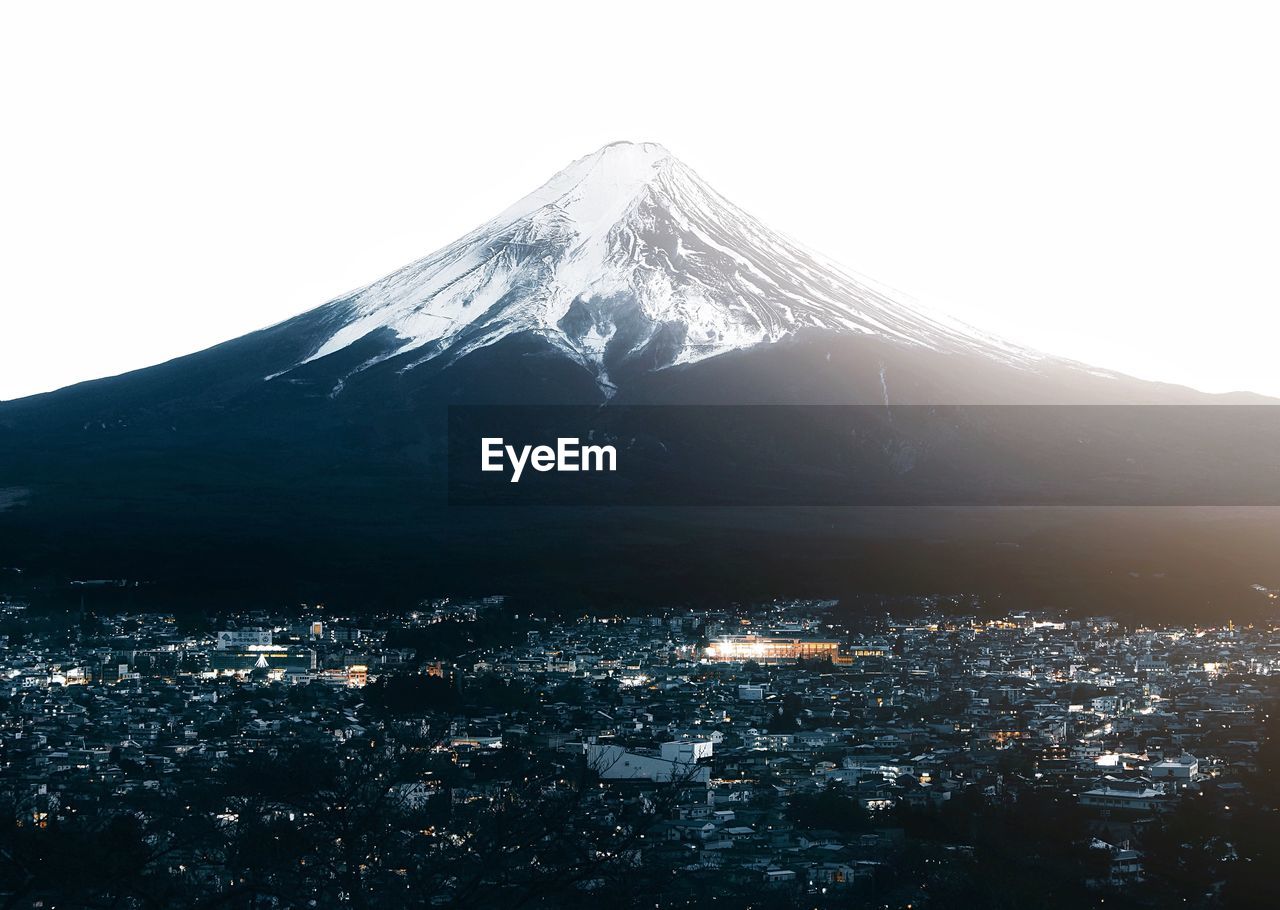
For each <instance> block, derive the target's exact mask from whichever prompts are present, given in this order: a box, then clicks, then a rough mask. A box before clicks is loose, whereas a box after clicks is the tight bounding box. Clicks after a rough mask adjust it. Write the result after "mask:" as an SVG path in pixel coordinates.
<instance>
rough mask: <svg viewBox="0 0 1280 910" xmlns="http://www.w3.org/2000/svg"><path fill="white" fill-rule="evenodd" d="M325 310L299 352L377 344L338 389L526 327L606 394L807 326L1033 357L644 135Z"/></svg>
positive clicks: (326, 352) (322, 354)
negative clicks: (804, 243)
mask: <svg viewBox="0 0 1280 910" xmlns="http://www.w3.org/2000/svg"><path fill="white" fill-rule="evenodd" d="M326 310H327V311H328V315H327V317H326V331H325V334H323V335H322V336H321V337H320V339H319V343H318V344H316V346H315V348H314V350H312V351H310V352H309V354H308V356H307V357H305V358H304V359H303V361H302V362H303V363H312V362H315V361H319V360H323V359H324V358H326V357H330V356H332V355H335V354H337V353H338V352H341V351H343V350H345V349H347V348H349V347H350V346H351V345H353V344H355V343H356V342H358V341H361V340H362V339H368V338H369V337H371V336H373V335H375V333H376V334H377V335H378V336H379V337H381V338H382V339H383V340H382V341H381V342H380V343H379V344H377V345H376V346H375V348H376V349H375V350H369V351H366V354H365V356H363V357H362V358H361V359H360V360H359V362H358V363H355V364H354V365H351V366H349V367H348V369H347V370H346V371H345V372H344V374H343V375H342V377H341V378H340V379H339V380H338V382H337V383H336V384H335V385H334V389H333V391H334V392H335V393H336V392H338V391H341V389H342V387H343V385H344V383H345V380H346V379H347V378H350V376H351V375H354V374H355V373H359V372H361V371H363V370H367V369H368V368H370V367H372V366H375V365H377V364H379V363H382V362H384V361H387V360H391V359H395V360H396V364H397V369H399V370H411V369H413V368H414V367H416V366H418V365H420V364H422V363H424V362H426V361H429V360H432V359H435V358H442V357H443V358H446V359H456V358H458V357H461V356H463V355H466V354H468V353H470V352H473V351H475V350H477V349H479V348H483V347H487V346H489V345H492V344H494V343H496V342H498V341H500V340H502V339H503V338H506V337H508V336H511V335H513V334H517V333H522V332H523V333H531V334H533V335H536V336H539V337H541V338H543V339H545V340H546V341H547V342H549V343H550V344H551V345H553V346H554V347H555V348H557V349H559V350H560V351H562V352H564V353H565V354H566V355H568V356H569V357H571V358H572V359H574V360H576V361H577V362H578V363H580V364H582V365H583V366H584V367H586V368H587V369H589V370H590V371H591V372H592V373H593V374H594V375H595V377H596V379H597V381H598V383H599V384H600V386H601V387H602V388H603V389H605V390H606V391H607V390H610V389H611V388H612V379H611V371H612V370H613V369H614V367H615V366H617V365H619V364H622V363H626V362H640V363H643V364H644V365H645V366H646V367H648V368H650V369H655V368H663V367H668V366H674V365H678V364H687V363H694V362H697V361H700V360H705V359H706V358H709V357H714V356H716V355H719V354H723V353H725V352H727V351H734V350H740V349H744V348H750V347H753V346H756V345H759V344H765V343H770V342H776V341H778V340H780V339H782V338H784V337H787V336H790V335H794V334H795V333H796V332H797V331H799V330H802V329H818V330H827V331H831V332H835V333H842V334H851V335H872V336H880V337H883V338H887V339H892V340H894V341H897V342H900V343H902V344H906V345H911V346H919V347H924V348H929V349H932V350H938V351H948V350H950V351H968V352H974V353H979V354H982V355H984V356H989V357H994V358H997V359H1000V360H1004V361H1007V362H1013V363H1019V362H1021V363H1032V362H1034V361H1036V360H1038V359H1039V356H1038V355H1036V354H1034V353H1033V352H1029V351H1026V350H1023V349H1019V348H1017V347H1014V346H1011V345H1007V344H1003V343H1001V342H999V341H997V340H995V339H992V338H988V337H985V336H982V335H980V334H979V333H977V332H975V331H973V330H971V329H968V328H966V327H963V326H959V325H954V324H947V323H946V322H944V321H943V320H941V319H939V318H937V317H930V316H927V315H925V314H924V313H922V312H920V311H919V310H917V309H916V308H914V307H913V306H911V305H909V304H907V303H905V302H904V301H902V300H899V299H895V298H894V297H893V296H891V294H890V293H889V292H887V291H886V290H884V289H880V288H877V287H875V286H874V285H872V284H871V283H870V282H868V281H866V280H865V279H861V278H857V277H854V276H853V275H851V274H849V273H847V272H845V271H843V270H841V269H840V268H839V267H837V266H835V265H833V264H831V263H830V262H827V261H825V260H824V259H822V258H821V257H819V256H817V255H815V254H814V253H811V252H809V251H807V250H805V249H803V248H801V247H800V246H798V245H797V244H795V243H794V242H792V241H791V240H788V239H787V238H785V237H783V236H781V235H780V234H777V233H775V232H774V231H771V230H770V229H769V228H767V227H766V226H765V225H763V224H761V223H760V222H759V221H757V220H756V219H755V218H753V217H752V216H750V215H748V214H747V213H746V212H744V211H742V210H741V209H739V208H738V207H737V206H735V205H733V204H732V203H731V202H729V201H728V200H727V199H725V198H724V197H723V196H721V195H720V194H719V193H717V192H716V191H715V190H713V189H712V188H711V187H709V186H708V185H707V184H706V183H705V182H704V181H703V180H702V179H701V178H700V177H699V176H698V175H697V174H695V173H694V172H693V171H692V170H691V169H690V168H688V167H687V166H685V165H684V164H683V163H682V162H681V161H679V160H678V159H677V158H675V157H674V156H673V155H672V154H671V153H670V152H668V151H667V150H666V149H665V148H663V147H662V146H661V145H657V144H655V143H649V142H644V143H631V142H616V143H613V144H611V145H607V146H605V147H604V148H601V149H599V150H598V151H596V152H594V153H592V154H590V155H587V156H586V157H584V158H580V159H579V160H577V161H575V162H573V163H572V164H571V165H569V166H568V167H567V168H565V169H564V170H563V171H561V172H560V173H558V174H556V175H555V176H554V177H553V178H551V180H549V181H548V182H547V183H546V184H544V185H543V186H542V187H540V188H539V189H537V190H535V191H534V192H533V193H530V194H529V195H528V196H526V197H525V198H524V199H521V200H520V201H519V202H517V203H516V204H515V205H513V206H512V207H511V208H509V209H507V210H506V211H505V212H503V213H502V214H500V215H498V216H497V217H496V218H494V219H492V220H491V221H489V222H487V223H486V224H484V225H482V226H481V227H479V228H477V229H476V230H474V231H472V232H471V233H469V234H467V235H466V236H465V237H462V238H461V239H460V240H458V241H456V242H454V243H452V244H450V245H449V246H447V247H445V248H444V249H442V250H440V251H438V252H436V253H433V254H432V255H430V256H428V257H426V258H425V259H421V260H419V261H417V262H415V263H413V264H411V265H408V266H406V267H404V268H402V269H400V270H399V271H397V272H395V273H394V274H391V275H388V276H387V277H385V278H383V279H381V280H380V281H377V282H374V283H373V284H371V285H369V286H368V287H366V288H364V289H362V290H359V291H356V292H355V293H353V294H350V295H349V296H346V297H343V298H341V299H339V300H336V301H334V302H332V303H330V304H329V305H328V306H327V307H326ZM291 369H292V367H288V368H286V369H284V370H281V371H278V372H275V373H273V374H271V375H270V376H268V378H269V379H274V378H276V377H278V376H282V375H286V374H287V373H288V372H289V371H290V370H291Z"/></svg>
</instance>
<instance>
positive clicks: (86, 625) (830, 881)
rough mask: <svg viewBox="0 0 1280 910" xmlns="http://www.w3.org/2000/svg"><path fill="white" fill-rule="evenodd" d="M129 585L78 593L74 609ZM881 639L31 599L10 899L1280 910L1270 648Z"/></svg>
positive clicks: (1164, 640) (1004, 635)
mask: <svg viewBox="0 0 1280 910" xmlns="http://www.w3.org/2000/svg"><path fill="white" fill-rule="evenodd" d="M118 584H119V585H123V584H125V583H123V582H120V583H116V582H94V583H86V584H85V586H84V590H86V591H88V592H89V596H88V597H87V598H86V601H87V602H88V603H93V602H94V599H95V595H96V594H97V591H96V589H95V586H105V587H107V588H110V587H112V586H115V585H118ZM1259 593H1260V594H1261V595H1262V596H1264V597H1273V592H1270V591H1265V590H1263V591H1260V592H1259ZM880 606H881V605H877V604H866V603H864V604H859V605H846V604H841V603H838V602H835V601H815V600H804V601H775V602H770V603H765V604H755V605H740V606H733V607H726V608H724V609H718V610H708V609H690V608H688V607H686V606H680V607H671V608H655V609H653V610H652V611H649V612H647V613H638V614H637V613H634V612H633V613H631V614H629V615H610V614H608V613H605V612H599V611H597V612H594V613H590V614H580V615H564V614H563V613H560V612H557V611H553V610H546V611H541V610H537V609H529V608H526V607H521V606H519V605H517V604H515V603H513V602H511V601H509V600H507V599H505V598H503V597H500V596H494V597H487V598H479V599H449V598H441V599H435V600H430V601H424V602H422V603H420V604H418V605H417V606H416V607H415V608H414V609H412V610H409V611H407V612H402V613H395V614H392V613H388V614H385V615H376V614H374V615H370V614H353V615H344V614H342V613H341V612H339V611H335V610H333V609H331V608H328V607H325V606H324V605H320V604H313V605H299V606H297V607H295V608H293V609H290V610H288V611H283V610H282V611H280V612H279V613H271V612H264V611H244V612H239V611H235V610H228V611H226V612H225V613H223V614H221V615H216V616H213V615H205V614H201V615H197V616H193V615H190V614H185V613H182V612H177V613H163V612H132V611H126V610H121V611H107V610H95V609H92V608H89V607H85V606H82V607H81V609H80V610H78V611H75V610H71V611H61V612H58V611H48V610H44V609H40V608H38V607H37V606H36V605H34V604H32V603H28V602H27V601H25V600H22V599H19V598H16V597H13V598H10V599H7V600H4V601H3V602H0V629H2V630H3V632H2V634H0V680H2V683H0V686H2V689H0V698H3V699H4V704H5V707H4V711H3V725H2V726H0V794H2V795H0V798H3V800H4V801H5V811H6V812H8V813H9V814H10V816H11V818H12V824H9V825H6V826H5V827H4V831H5V835H4V838H3V842H2V843H0V864H2V865H0V869H2V872H0V876H2V877H0V895H3V897H4V899H5V905H6V906H31V907H54V906H59V907H61V906H137V907H153V906H154V907H162V906H192V907H194V906H202V907H208V906H218V905H223V906H243V907H294V906H298V907H304V906H305V907H327V906H335V907H336V906H393V905H394V906H400V905H403V906H436V907H467V906H493V905H497V904H499V903H501V904H503V905H510V906H536V907H559V906H583V905H586V904H587V903H588V902H590V903H593V904H594V903H598V902H601V901H608V902H611V903H614V904H617V905H620V906H636V907H641V906H643V907H658V908H663V907H685V906H694V905H703V904H706V903H708V902H713V903H717V902H718V903H719V904H720V905H723V906H752V907H772V906H779V907H781V906H813V907H837V906H838V907H868V908H870V907H891V908H907V907H961V906H970V907H976V906H1015V905H1017V906H1044V907H1059V906H1061V907H1075V906H1099V907H1102V906H1106V907H1113V906H1121V907H1125V906H1133V907H1164V906H1170V905H1172V904H1174V903H1177V904H1181V905H1184V906H1189V907H1218V906H1263V905H1264V904H1265V903H1266V902H1267V901H1268V899H1269V897H1268V891H1267V890H1266V889H1265V886H1264V882H1265V881H1266V880H1267V879H1268V877H1269V875H1270V869H1269V868H1268V867H1267V866H1266V865H1265V864H1264V863H1263V861H1262V857H1263V856H1264V855H1265V854H1264V851H1265V850H1266V849H1267V844H1268V841H1269V839H1274V837H1276V836H1277V834H1278V833H1280V829H1278V822H1277V817H1278V816H1280V811H1278V810H1280V786H1277V783H1276V780H1277V778H1276V775H1277V774H1278V773H1280V751H1278V750H1277V748H1276V746H1275V740H1274V726H1275V722H1274V721H1273V719H1272V715H1273V714H1275V706H1276V698H1277V695H1280V686H1278V685H1277V683H1280V640H1278V639H1277V638H1276V636H1275V634H1274V630H1273V628H1272V627H1271V626H1269V625H1265V624H1255V625H1243V626H1237V625H1235V624H1233V623H1227V624H1225V625H1222V626H1216V627H1196V626H1157V625H1149V624H1148V625H1141V624H1138V625H1135V624H1132V623H1127V622H1121V621H1118V620H1115V619H1109V618H1103V617H1070V616H1057V615H1049V614H1041V613H1038V612H1034V611H1016V610H1015V611H1012V612H1009V611H1007V610H1005V609H999V610H997V609H996V608H995V607H993V606H992V605H991V604H989V603H984V602H982V600H981V599H980V598H977V597H925V598H914V599H911V601H910V602H909V603H903V602H898V603H896V604H894V605H893V607H894V608H893V609H892V610H889V611H886V610H884V609H881V608H880Z"/></svg>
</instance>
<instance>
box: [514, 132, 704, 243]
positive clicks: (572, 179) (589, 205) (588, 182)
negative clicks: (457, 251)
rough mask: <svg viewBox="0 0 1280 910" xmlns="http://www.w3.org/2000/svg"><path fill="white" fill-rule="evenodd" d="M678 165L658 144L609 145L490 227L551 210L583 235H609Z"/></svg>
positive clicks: (554, 179) (550, 183) (541, 189)
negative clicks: (649, 189) (660, 178)
mask: <svg viewBox="0 0 1280 910" xmlns="http://www.w3.org/2000/svg"><path fill="white" fill-rule="evenodd" d="M677 164H679V162H678V161H677V160H676V158H675V157H674V156H673V155H672V154H671V153H670V152H669V151H667V150H666V148H664V147H663V146H661V145H659V144H658V143H656V142H627V141H620V142H611V143H609V144H608V145H605V146H602V147H600V148H599V149H597V150H596V151H594V152H592V153H591V154H590V155H584V156H583V157H581V158H579V159H578V160H577V161H574V162H573V163H572V164H570V165H569V166H568V167H566V168H565V169H564V170H562V171H560V172H559V173H558V174H556V175H555V176H554V177H552V178H551V179H550V180H548V181H547V182H546V183H544V184H543V185H542V186H540V187H539V188H538V189H536V190H534V191H533V192H532V193H530V194H529V195H528V196H525V197H524V198H523V199H521V200H520V201H519V202H517V203H516V204H515V205H513V206H511V207H510V208H508V209H507V210H506V211H504V212H503V213H502V214H501V215H499V216H498V217H497V218H495V219H494V220H493V221H492V222H490V224H503V223H505V224H510V223H511V222H514V221H518V220H520V219H523V218H529V217H530V216H532V215H534V214H535V213H537V212H538V211H539V210H542V209H547V208H552V209H554V210H555V212H557V213H558V214H560V215H562V216H566V217H568V218H571V219H572V220H573V221H575V222H576V223H578V225H579V227H580V228H581V232H582V233H590V232H592V231H596V230H601V229H607V228H608V227H611V226H612V224H613V222H614V221H615V220H616V219H617V218H619V217H621V215H622V212H623V211H624V210H625V209H626V207H627V206H628V205H629V204H630V203H631V202H632V201H633V200H634V199H635V198H636V196H637V195H639V194H640V192H641V191H642V190H643V189H644V188H645V187H646V186H648V185H649V184H650V183H652V182H653V181H654V180H655V179H657V177H658V176H659V175H660V174H662V173H663V172H664V171H665V170H667V169H668V168H670V167H671V166H673V165H677Z"/></svg>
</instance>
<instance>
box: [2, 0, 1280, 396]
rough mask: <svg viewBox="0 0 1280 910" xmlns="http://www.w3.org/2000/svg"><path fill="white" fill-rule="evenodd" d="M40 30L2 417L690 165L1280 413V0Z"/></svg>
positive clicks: (393, 17)
mask: <svg viewBox="0 0 1280 910" xmlns="http://www.w3.org/2000/svg"><path fill="white" fill-rule="evenodd" d="M445 6H446V4H416V5H415V6H414V7H409V8H398V7H393V6H389V5H385V6H380V5H375V4H370V3H361V4H348V5H344V6H338V5H329V4H325V3H316V2H310V3H305V4H296V5H293V4H285V3H271V4H266V3H253V4H236V3H225V2H224V3H220V4H210V5H207V6H204V7H203V8H202V10H197V9H196V8H195V7H194V6H188V5H185V4H182V5H179V4H172V3H156V4H141V3H113V4H98V3H93V4H90V3H86V4H67V3H63V4H56V5H54V4H34V3H31V4H6V5H4V7H3V12H0V84H3V85H4V86H5V88H4V91H3V93H0V129H2V133H0V289H2V291H0V398H11V397H16V396H20V395H24V394H28V393H32V392H37V391H43V390H47V389H51V388H55V387H58V386H62V385H65V384H68V383H71V382H74V381H78V380H82V379H89V378H93V377H96V376H101V375H106V374H111V373H118V372H122V371H124V370H129V369H133V368H135V367H141V366H145V365H147V364H150V363H154V362H157V361H160V360H164V359H167V358H170V357H173V356H177V355H179V354H183V353H187V352H190V351H193V350H198V349H200V348H202V347H206V346H208V345H210V344H214V343H216V342H219V341H223V340H226V339H228V338H232V337H234V336H237V335H240V334H243V333H245V332H247V331H250V330H252V329H255V328H260V327H262V326H264V325H267V324H270V323H273V322H276V321H279V320H280V319H283V318H285V317H287V316H290V315H292V314H294V313H298V312H301V311H303V310H306V309H310V308H311V307H313V306H317V305H319V304H321V303H324V302H325V301H327V300H329V299H331V298H333V297H336V296H338V295H339V294H341V293H343V292H344V291H347V290H349V289H351V288H354V287H357V286H360V285H363V284H366V283H368V282H370V281H372V280H374V279H376V278H378V277H380V276H381V275H382V274H384V273H386V272H389V271H391V270H393V269H394V268H396V267H398V266H400V265H402V264H404V263H406V262H408V261H410V260H412V259H415V258H418V257H420V256H422V255H424V254H426V253H428V252H430V251H432V250H434V249H435V248H437V247H439V246H442V245H443V244H445V243H447V242H449V241H451V240H453V239H455V238H456V237H457V236H459V235H460V234H462V233H464V232H465V231H467V230H469V229H470V228H472V227H474V226H475V225H477V224H479V223H480V222H482V221H484V220H486V219H487V218H489V217H491V216H492V215H494V214H496V213H497V212H498V211H500V210H502V209H503V208H505V207H506V206H507V205H508V204H510V203H511V202H513V201H514V200H515V199H517V198H518V197H520V196H522V195H523V194H525V193H526V192H528V191H529V190H531V189H533V188H534V187H536V186H537V185H539V184H540V183H542V182H543V181H544V180H546V179H547V178H548V177H549V176H551V174H552V173H554V172H555V171H557V170H559V169H560V168H561V167H563V166H564V165H565V164H567V163H568V162H569V161H570V160H571V159H573V158H576V157H579V156H581V155H583V154H586V153H587V152H590V151H592V150H594V149H595V148H596V147H598V146H600V145H603V144H604V143H606V142H610V141H613V140H616V139H651V140H655V141H658V142H662V143H663V144H664V145H666V146H667V147H668V148H670V149H671V150H672V151H673V152H674V153H675V154H676V155H677V156H679V157H681V158H682V159H683V160H684V161H685V162H687V163H688V164H689V165H691V166H692V167H693V168H695V169H696V170H697V171H698V172H699V173H700V174H701V175H702V176H703V177H704V178H706V179H707V180H708V182H710V183H711V184H712V185H713V186H715V187H716V188H717V189H719V190H720V191H721V192H722V193H724V194H725V195H726V196H728V197H729V198H730V199H733V200H734V201H735V202H737V203H738V204H739V205H741V206H742V207H743V208H745V209H747V210H748V211H750V212H752V213H753V214H755V215H757V216H759V217H761V218H762V219H763V220H764V221H765V222H766V223H768V224H770V225H771V226H773V227H774V228H776V229H778V230H781V231H783V232H784V233H787V234H790V235H791V236H793V237H795V238H797V239H799V240H800V241H802V242H803V243H805V244H807V245H808V246H810V247H813V248H815V249H817V250H820V251H821V252H823V253H825V254H827V255H829V256H830V257H832V258H834V259H835V260H837V261H839V262H842V263H844V264H845V265H847V266H848V267H850V268H852V269H854V270H856V271H859V272H861V273H863V274H866V275H868V276H870V277H872V278H875V279H877V280H879V281H881V282H883V283H886V284H889V285H892V286H894V287H897V288H899V289H901V290H903V291H905V292H907V293H909V294H910V295H912V296H914V297H916V298H918V299H919V300H921V301H922V302H923V303H925V304H926V305H928V306H929V307H930V308H933V309H938V310H943V311H945V312H949V313H951V314H952V315H954V316H956V317H958V318H961V319H963V320H966V321H968V322H970V323H973V324H975V325H977V326H980V327H982V328H984V329H987V330H989V331H993V332H996V333H998V334H1003V335H1005V336H1007V337H1009V338H1011V339H1013V340H1016V341H1019V342H1022V343H1025V344H1029V345H1031V346H1033V347H1038V348H1041V349H1044V350H1047V351H1050V352H1053V353H1057V354H1063V355H1066V356H1070V357H1075V358H1077V359H1080V360H1084V361H1086V362H1090V363H1094V364H1097V365H1099V366H1105V367H1110V368H1114V369H1119V370H1124V371H1127V372H1131V373H1134V374H1136V375H1139V376H1143V377H1147V378H1158V379H1166V380H1171V381H1179V382H1184V383H1187V384H1190V385H1194V386H1198V387H1200V388H1203V389H1207V390H1211V391H1225V390H1230V389H1242V388H1249V389H1254V390H1256V391H1261V392H1269V393H1271V394H1275V395H1280V365H1278V363H1277V360H1278V357H1277V352H1278V351H1280V346H1278V344H1277V341H1278V339H1280V270H1278V269H1277V268H1276V264H1277V263H1276V259H1277V253H1278V252H1280V176H1278V174H1280V166H1278V165H1277V162H1280V117H1278V116H1277V114H1278V113H1280V111H1278V104H1277V95H1276V92H1277V89H1278V88H1280V54H1277V53H1276V47H1277V45H1278V44H1280V29H1278V28H1277V26H1278V25H1280V12H1271V10H1270V8H1269V7H1268V5H1266V4H1259V5H1257V6H1248V5H1245V4H1231V5H1222V4H1196V5H1182V4H1178V3H1169V2H1162V3H1150V4H1146V3H1136V2H1134V3H1114V2H1108V3H1089V2H1084V3H1081V2H1077V3H1072V4H1065V5H1060V6H1058V8H1057V9H1056V10H1051V9H1049V7H1048V6H1047V5H1043V4H1027V3H1025V2H1022V3H1007V4H982V3H972V2H971V3H963V4H955V3H943V4H938V5H936V6H927V5H924V4H918V3H913V4H876V5H875V6H870V5H868V6H865V7H864V6H861V5H857V4H838V5H837V4H833V3H804V2H797V0H791V2H789V3H786V4H782V5H779V4H776V3H770V4H762V5H760V6H759V7H753V6H752V5H751V4H748V3H743V2H737V3H726V4H717V3H709V2H698V3H693V2H689V0H685V2H683V3H663V2H645V3H633V4H625V5H624V4H604V3H599V2H596V3H564V2H551V0H544V2H539V3H510V4H503V3H497V2H487V3H483V4H467V5H465V6H466V7H467V8H465V9H459V8H456V7H462V6H464V5H463V4H448V5H447V6H449V7H451V8H449V9H445V8H444V7H445Z"/></svg>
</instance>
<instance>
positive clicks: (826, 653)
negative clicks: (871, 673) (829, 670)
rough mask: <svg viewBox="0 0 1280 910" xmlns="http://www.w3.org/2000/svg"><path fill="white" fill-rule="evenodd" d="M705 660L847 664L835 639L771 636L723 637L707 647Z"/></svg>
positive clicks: (721, 661) (846, 659)
mask: <svg viewBox="0 0 1280 910" xmlns="http://www.w3.org/2000/svg"><path fill="white" fill-rule="evenodd" d="M706 659H707V660H710V661H715V662H720V663H727V662H732V661H746V660H754V661H755V662H756V663H761V664H773V663H783V662H787V661H794V660H829V661H831V662H832V663H847V662H848V658H845V657H843V656H842V655H841V653H840V642H839V641H837V640H836V639H834V638H799V637H795V636H773V635H726V636H724V637H722V638H717V639H716V640H715V641H713V642H711V644H710V645H708V646H707V650H706Z"/></svg>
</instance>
